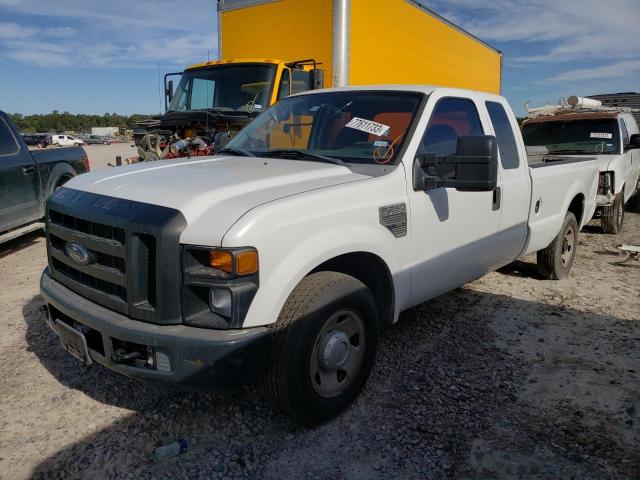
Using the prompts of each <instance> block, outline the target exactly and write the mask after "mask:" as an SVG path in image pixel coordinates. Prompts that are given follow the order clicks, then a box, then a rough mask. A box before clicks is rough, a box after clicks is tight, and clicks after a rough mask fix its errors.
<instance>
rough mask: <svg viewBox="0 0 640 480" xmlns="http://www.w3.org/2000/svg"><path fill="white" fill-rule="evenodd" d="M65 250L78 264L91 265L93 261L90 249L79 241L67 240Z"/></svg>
mask: <svg viewBox="0 0 640 480" xmlns="http://www.w3.org/2000/svg"><path fill="white" fill-rule="evenodd" d="M64 250H65V252H66V253H67V255H68V256H69V258H70V259H71V260H73V261H74V262H76V263H77V264H78V265H89V264H90V263H91V262H92V261H93V255H91V252H90V251H89V249H87V247H85V246H84V245H82V244H80V243H78V242H67V244H66V245H65V248H64Z"/></svg>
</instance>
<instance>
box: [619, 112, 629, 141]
mask: <svg viewBox="0 0 640 480" xmlns="http://www.w3.org/2000/svg"><path fill="white" fill-rule="evenodd" d="M620 128H622V148H623V149H624V148H625V147H626V146H627V145H629V131H628V130H627V125H626V124H625V123H624V118H621V119H620Z"/></svg>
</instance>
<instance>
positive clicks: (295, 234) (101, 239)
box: [41, 86, 598, 423]
mask: <svg viewBox="0 0 640 480" xmlns="http://www.w3.org/2000/svg"><path fill="white" fill-rule="evenodd" d="M597 174H598V167H597V164H596V162H595V161H593V160H588V159H571V160H565V161H556V162H548V163H539V164H537V165H533V166H531V167H530V166H529V165H528V164H527V161H526V156H525V146H524V143H523V141H522V138H521V136H520V132H519V129H518V124H517V122H516V118H515V117H514V115H513V113H512V111H511V109H510V108H509V105H508V104H507V102H506V100H505V99H504V98H502V97H499V96H495V95H488V94H481V93H477V92H471V91H466V90H455V89H448V88H434V87H418V86H416V87H413V86H399V87H389V86H386V87H367V88H364V87H362V88H351V89H333V90H322V91H316V92H313V93H305V94H301V95H296V96H292V97H289V98H286V99H284V100H282V101H281V102H279V103H278V104H276V105H275V106H273V107H271V108H270V109H268V110H267V111H265V112H264V113H262V114H261V115H260V116H259V117H258V118H257V119H256V120H255V121H254V122H252V123H251V124H250V125H248V126H247V127H246V128H245V129H244V130H242V132H241V133H240V134H238V135H237V136H236V137H235V138H234V139H233V140H232V141H231V142H230V143H229V145H228V148H226V150H224V151H223V152H221V154H219V155H217V156H214V157H208V158H201V157H200V158H194V159H182V160H178V161H166V162H165V161H163V162H156V163H152V164H139V165H132V166H128V167H122V168H117V169H113V170H103V171H100V172H95V173H91V174H89V175H83V176H81V177H78V178H75V179H73V180H71V181H70V182H69V183H67V184H66V185H65V186H64V187H63V188H61V189H59V190H58V191H57V192H56V194H55V195H54V196H53V197H52V199H51V200H50V202H49V204H48V211H47V245H48V255H49V266H48V268H47V269H46V270H45V272H44V273H43V275H42V279H41V292H42V295H43V297H44V298H45V300H46V302H47V305H48V310H49V316H48V320H47V322H48V324H49V326H50V327H51V328H52V329H53V330H54V331H55V332H56V333H57V334H58V335H59V336H60V339H61V341H62V344H63V346H64V347H65V348H66V349H67V350H68V351H69V352H71V353H72V354H74V355H76V356H77V357H79V358H80V359H82V360H83V361H84V362H85V363H87V364H89V363H92V362H97V363H100V364H102V365H105V366H107V367H108V368H111V369H113V370H115V371H117V372H120V373H122V374H124V375H128V376H130V377H134V378H137V379H139V380H142V381H146V382H150V383H156V384H164V385H174V386H179V387H181V388H208V389H218V390H225V389H231V388H234V387H237V386H238V385H239V384H242V383H244V382H250V381H254V380H257V379H259V380H260V381H261V384H262V385H263V386H264V388H265V391H266V392H267V394H268V395H269V397H270V398H271V399H272V400H273V402H274V403H275V404H276V405H277V406H279V407H280V408H281V409H282V410H284V411H285V412H286V413H287V414H290V415H291V416H293V417H294V418H296V419H298V420H299V421H302V422H307V423H312V422H319V421H325V420H327V419H330V418H332V417H334V416H336V415H338V414H339V413H340V412H341V411H342V410H343V409H345V408H346V407H347V406H348V405H349V404H350V403H351V402H352V401H353V400H354V398H355V397H356V396H357V395H358V393H359V391H360V390H361V389H362V387H363V385H364V383H365V381H366V379H367V376H368V375H369V372H370V370H371V368H372V365H373V362H374V358H375V355H376V350H377V345H378V335H379V331H380V327H381V326H382V325H383V324H392V323H394V322H396V321H397V320H398V316H399V315H400V313H401V312H402V311H403V310H406V309H408V308H410V307H412V306H414V305H417V304H420V303H422V302H424V301H426V300H429V299H431V298H433V297H435V296H437V295H440V294H442V293H444V292H446V291H448V290H451V289H454V288H456V287H459V286H461V285H463V284H465V283H467V282H470V281H472V280H474V279H477V278H479V277H481V276H483V275H485V274H486V273H487V272H490V271H492V270H494V269H497V268H499V267H501V266H503V265H506V264H508V263H510V262H512V261H514V260H515V259H517V258H518V257H520V256H522V255H525V254H527V253H530V252H538V263H539V266H540V271H541V274H542V275H543V277H545V278H562V277H564V276H566V275H567V273H568V272H569V270H570V268H571V265H572V263H573V260H574V256H575V253H576V248H577V246H578V231H579V229H580V228H581V226H582V225H584V224H585V223H586V222H587V221H588V220H589V219H590V218H591V216H592V214H593V212H594V210H595V196H596V187H597Z"/></svg>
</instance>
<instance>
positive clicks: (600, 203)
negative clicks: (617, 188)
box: [596, 193, 616, 207]
mask: <svg viewBox="0 0 640 480" xmlns="http://www.w3.org/2000/svg"><path fill="white" fill-rule="evenodd" d="M615 199H616V196H615V194H613V193H609V194H606V195H604V194H601V193H599V194H597V195H596V206H597V207H610V206H611V205H613V202H614V201H615Z"/></svg>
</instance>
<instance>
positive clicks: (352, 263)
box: [307, 251, 395, 325]
mask: <svg viewBox="0 0 640 480" xmlns="http://www.w3.org/2000/svg"><path fill="white" fill-rule="evenodd" d="M324 271H332V272H340V273H344V274H345V275H349V276H352V277H354V278H356V279H357V280H359V281H361V282H362V283H364V284H365V285H366V286H367V288H368V289H369V290H371V293H372V294H373V296H374V298H375V301H376V305H377V307H378V312H379V313H380V319H381V320H382V324H383V325H391V324H392V323H393V320H394V312H395V287H394V283H393V277H392V275H391V271H390V270H389V267H388V266H387V264H386V262H385V261H384V260H383V259H382V258H381V257H379V256H378V255H376V254H374V253H371V252H364V251H361V252H351V253H345V254H342V255H338V256H336V257H333V258H331V259H329V260H326V261H324V262H323V263H321V264H320V265H318V266H317V267H315V268H314V269H313V270H311V271H310V272H309V273H307V275H310V274H312V273H316V272H324Z"/></svg>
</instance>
